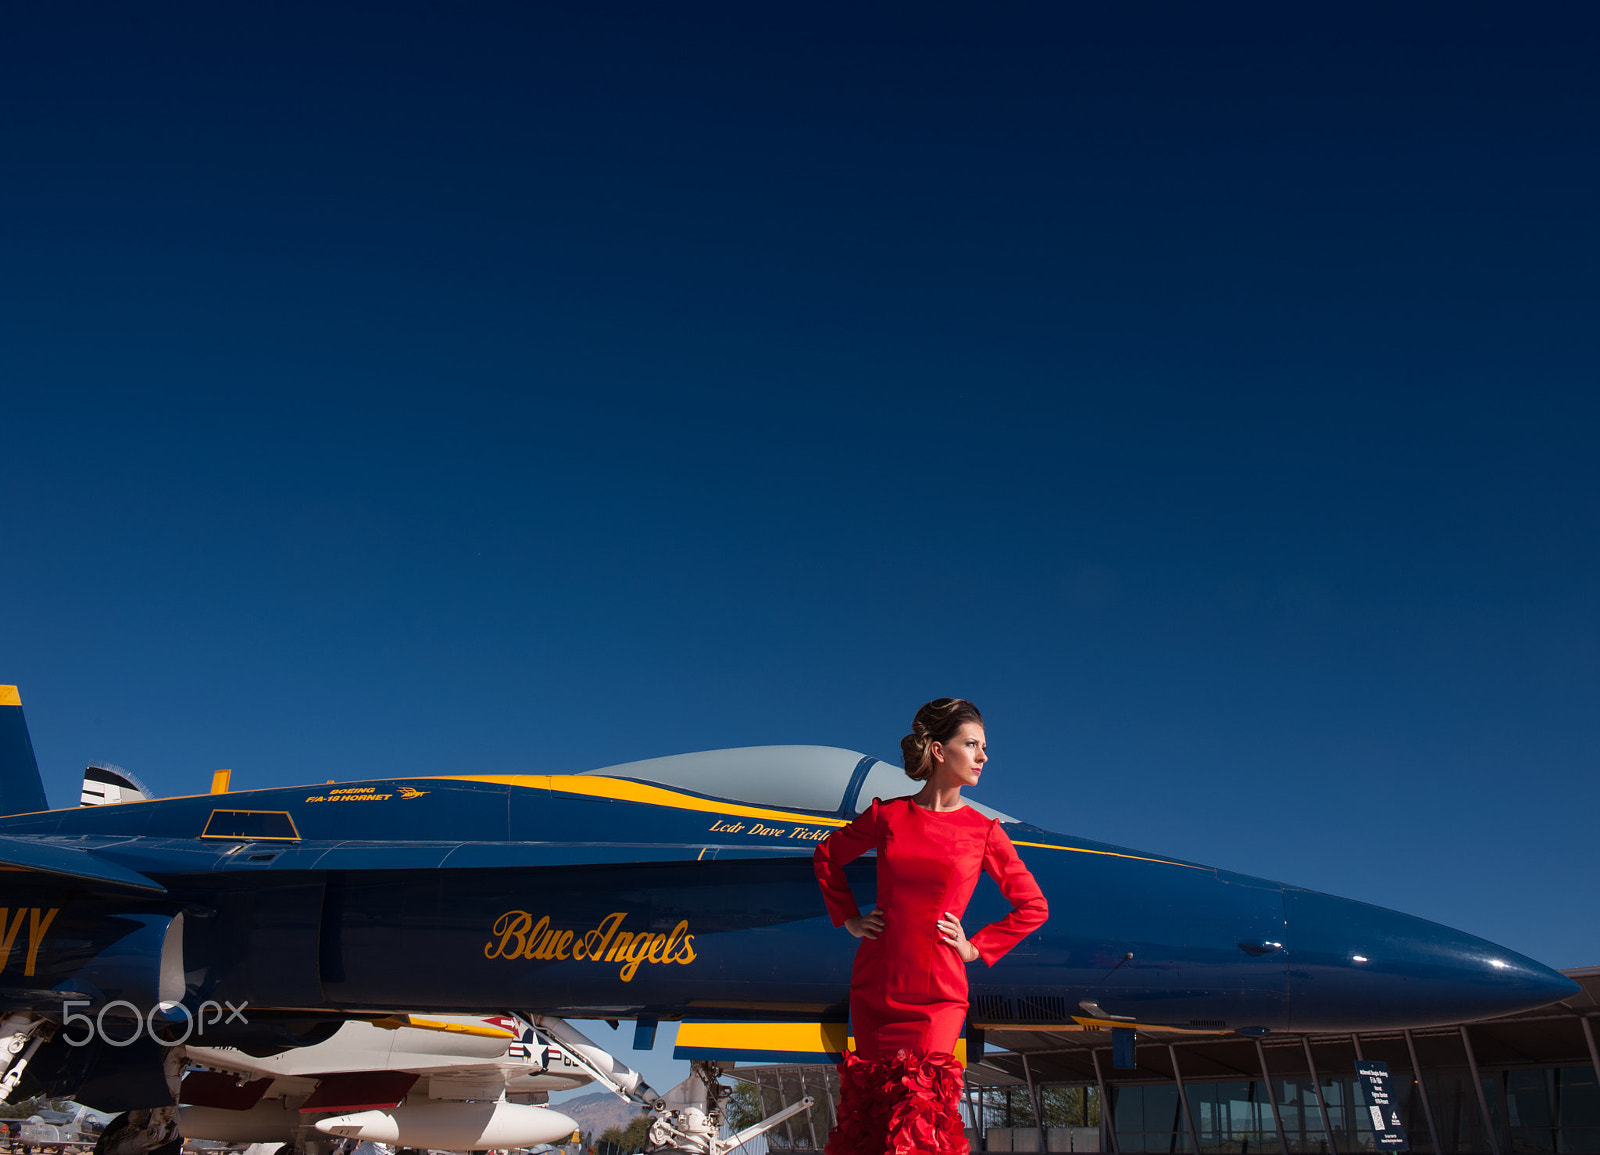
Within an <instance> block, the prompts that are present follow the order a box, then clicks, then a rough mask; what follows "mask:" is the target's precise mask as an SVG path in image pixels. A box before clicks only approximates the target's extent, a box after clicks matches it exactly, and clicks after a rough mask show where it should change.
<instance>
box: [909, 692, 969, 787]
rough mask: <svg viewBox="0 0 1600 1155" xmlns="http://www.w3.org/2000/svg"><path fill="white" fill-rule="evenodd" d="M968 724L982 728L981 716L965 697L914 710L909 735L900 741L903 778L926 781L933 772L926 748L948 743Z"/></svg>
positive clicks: (933, 703) (937, 699)
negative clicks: (974, 723) (938, 743)
mask: <svg viewBox="0 0 1600 1155" xmlns="http://www.w3.org/2000/svg"><path fill="white" fill-rule="evenodd" d="M967 722H976V723H977V724H978V725H980V726H981V725H983V715H982V714H980V713H978V707H976V706H974V705H973V704H972V703H971V702H969V701H967V700H966V699H965V698H935V699H934V700H933V701H931V702H928V703H927V704H926V705H924V706H923V707H922V708H921V709H919V710H918V711H917V716H916V717H915V718H913V719H911V733H909V734H907V735H906V736H905V737H904V738H902V739H900V757H901V760H902V761H903V762H904V763H905V768H906V777H908V778H910V779H911V780H912V781H913V782H921V781H923V780H925V779H926V778H927V777H928V775H929V774H932V773H933V754H932V753H931V752H930V751H929V750H928V747H929V746H931V745H932V744H933V743H935V742H948V741H950V739H951V738H954V737H955V736H956V731H957V730H959V729H961V727H962V726H963V725H964V724H966V723H967Z"/></svg>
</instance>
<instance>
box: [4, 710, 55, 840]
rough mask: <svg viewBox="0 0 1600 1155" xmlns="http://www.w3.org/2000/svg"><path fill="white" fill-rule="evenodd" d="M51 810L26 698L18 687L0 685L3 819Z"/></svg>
mask: <svg viewBox="0 0 1600 1155" xmlns="http://www.w3.org/2000/svg"><path fill="white" fill-rule="evenodd" d="M48 809H50V804H49V803H48V802H46V801H45V797H44V782H43V780H41V779H40V777H39V763H38V761H37V760H35V758H34V756H33V741H32V740H31V739H30V738H29V737H28V723H27V720H26V719H25V718H23V716H22V696H21V695H20V694H18V693H17V688H16V687H15V686H0V817H3V816H5V815H8V814H28V813H31V812H33V811H35V810H48Z"/></svg>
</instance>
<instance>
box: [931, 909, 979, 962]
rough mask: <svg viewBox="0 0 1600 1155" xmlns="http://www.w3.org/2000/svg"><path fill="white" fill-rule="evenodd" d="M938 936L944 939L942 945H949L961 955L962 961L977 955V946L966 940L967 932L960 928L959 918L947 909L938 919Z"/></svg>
mask: <svg viewBox="0 0 1600 1155" xmlns="http://www.w3.org/2000/svg"><path fill="white" fill-rule="evenodd" d="M939 937H940V938H942V939H943V940H944V945H945V946H948V947H951V948H953V949H954V950H955V952H956V953H957V954H958V955H960V956H961V961H962V962H973V961H975V960H976V959H977V957H978V948H977V947H975V946H973V945H972V944H971V943H970V942H968V941H967V932H966V931H964V930H962V929H961V920H960V919H959V918H957V917H956V916H955V915H953V914H951V913H950V912H949V911H948V910H947V911H945V912H944V915H943V916H942V917H941V918H940V919H939Z"/></svg>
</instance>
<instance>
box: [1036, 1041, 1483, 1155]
mask: <svg viewBox="0 0 1600 1155" xmlns="http://www.w3.org/2000/svg"><path fill="white" fill-rule="evenodd" d="M1022 1077H1023V1078H1024V1079H1026V1080H1027V1081H1028V1101H1029V1102H1030V1103H1032V1104H1033V1125H1034V1127H1035V1128H1036V1129H1037V1130H1038V1132H1039V1155H1044V1153H1045V1152H1046V1151H1049V1150H1050V1137H1049V1135H1048V1134H1047V1133H1046V1132H1045V1129H1044V1096H1043V1095H1042V1094H1041V1093H1040V1090H1039V1086H1038V1084H1036V1083H1035V1082H1034V1081H1033V1071H1032V1070H1031V1069H1030V1068H1029V1066H1028V1053H1027V1052H1026V1051H1024V1052H1023V1053H1022ZM1495 1155H1500V1153H1499V1152H1498V1151H1497V1152H1495Z"/></svg>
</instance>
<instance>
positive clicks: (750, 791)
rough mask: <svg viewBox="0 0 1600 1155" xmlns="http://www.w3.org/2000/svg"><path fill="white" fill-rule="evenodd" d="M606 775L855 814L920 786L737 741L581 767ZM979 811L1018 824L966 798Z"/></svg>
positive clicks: (869, 769) (854, 764) (809, 749)
mask: <svg viewBox="0 0 1600 1155" xmlns="http://www.w3.org/2000/svg"><path fill="white" fill-rule="evenodd" d="M584 773H585V774H593V775H603V776H604V777H607V778H633V779H637V780H639V781H641V782H654V783H657V784H658V785H661V786H672V787H676V788H677V789H679V790H690V791H693V792H694V793H696V794H704V795H706V796H708V797H711V798H726V799H729V800H730V801H734V802H747V803H751V804H752V805H757V806H774V807H780V808H783V809H787V810H814V811H817V812H819V813H823V814H838V815H842V816H844V817H847V818H853V817H854V816H855V815H857V814H859V813H861V811H862V810H863V809H865V808H866V806H867V805H868V804H870V803H871V801H872V800H873V799H874V798H900V797H903V796H904V795H907V794H914V793H915V792H916V790H917V784H916V783H915V782H913V781H911V780H910V779H909V778H907V777H906V774H905V771H904V770H902V769H901V768H900V767H899V766H898V765H896V764H894V763H891V762H885V761H883V760H882V759H881V758H874V757H872V756H871V755H868V754H859V753H857V752H856V751H854V750H841V749H839V748H838V747H837V746H742V747H739V748H737V749H733V750H702V751H700V752H699V753H697V754H672V755H669V756H668V757H666V758H646V759H645V760H644V761H642V762H624V763H622V764H621V765H620V766H605V767H602V768H601V769H599V770H586V771H584ZM967 805H969V806H971V807H972V808H973V809H974V810H976V811H977V812H978V813H979V814H982V815H984V816H986V817H988V818H998V819H999V820H1000V821H1001V822H1015V821H1017V820H1016V819H1015V818H1013V817H1011V816H1010V815H1009V814H1002V813H1001V812H1000V811H998V810H995V809H993V808H992V807H988V806H984V805H982V804H981V803H978V802H974V801H972V800H971V799H970V798H969V799H967Z"/></svg>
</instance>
